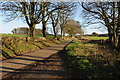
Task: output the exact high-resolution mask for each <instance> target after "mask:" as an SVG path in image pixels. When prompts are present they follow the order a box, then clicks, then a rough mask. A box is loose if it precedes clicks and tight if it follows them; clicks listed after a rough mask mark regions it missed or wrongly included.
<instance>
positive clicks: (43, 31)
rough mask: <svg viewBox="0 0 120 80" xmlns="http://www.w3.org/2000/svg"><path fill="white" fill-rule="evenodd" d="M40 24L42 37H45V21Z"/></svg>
mask: <svg viewBox="0 0 120 80" xmlns="http://www.w3.org/2000/svg"><path fill="white" fill-rule="evenodd" d="M42 26H43V29H42V33H43V37H46V22H45V21H43V22H42Z"/></svg>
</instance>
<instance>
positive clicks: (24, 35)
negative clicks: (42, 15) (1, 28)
mask: <svg viewBox="0 0 120 80" xmlns="http://www.w3.org/2000/svg"><path fill="white" fill-rule="evenodd" d="M0 35H1V36H3V37H29V35H26V34H0ZM35 37H43V36H42V35H35ZM47 37H49V38H53V37H54V36H53V35H47Z"/></svg>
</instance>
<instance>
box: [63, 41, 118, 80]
mask: <svg viewBox="0 0 120 80" xmlns="http://www.w3.org/2000/svg"><path fill="white" fill-rule="evenodd" d="M64 56H65V57H64V58H65V60H66V61H67V62H68V68H69V69H70V70H73V71H74V72H75V75H78V76H79V78H86V79H94V78H95V79H100V80H103V79H112V80H119V76H120V69H119V66H120V64H119V62H120V57H119V56H120V54H117V53H116V54H115V53H114V52H111V51H110V50H108V49H106V48H104V47H103V45H98V44H97V43H95V42H94V43H91V42H90V41H86V42H83V41H82V42H78V41H73V42H71V43H70V44H69V45H68V46H67V47H66V54H64Z"/></svg>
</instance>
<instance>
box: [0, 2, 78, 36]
mask: <svg viewBox="0 0 120 80" xmlns="http://www.w3.org/2000/svg"><path fill="white" fill-rule="evenodd" d="M0 6H1V7H0V10H1V11H2V12H3V14H4V16H6V20H7V21H12V20H14V19H15V18H21V19H23V20H24V21H26V23H27V24H28V26H29V29H30V37H33V36H34V33H35V27H36V25H37V24H40V23H42V33H43V37H46V29H47V27H46V25H47V23H49V22H50V23H51V24H52V27H53V32H54V36H55V37H57V33H56V32H57V31H56V26H57V25H60V29H61V35H62V36H63V28H64V26H63V25H64V24H66V22H67V20H68V19H69V17H70V15H72V11H73V10H74V8H75V7H76V3H71V2H30V0H27V1H26V0H25V2H2V3H1V4H0Z"/></svg>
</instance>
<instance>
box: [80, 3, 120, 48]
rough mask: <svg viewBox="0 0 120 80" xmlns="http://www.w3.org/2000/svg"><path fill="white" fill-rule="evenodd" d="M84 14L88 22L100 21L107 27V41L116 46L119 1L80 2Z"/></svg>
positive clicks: (119, 12) (119, 19) (119, 14)
mask: <svg viewBox="0 0 120 80" xmlns="http://www.w3.org/2000/svg"><path fill="white" fill-rule="evenodd" d="M81 6H82V8H83V12H84V16H85V17H86V18H87V20H89V21H88V23H90V24H96V23H102V24H103V25H105V26H106V27H107V30H108V35H109V42H110V43H111V44H112V45H113V46H115V47H117V46H118V42H119V35H118V30H119V28H120V2H82V3H81Z"/></svg>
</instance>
